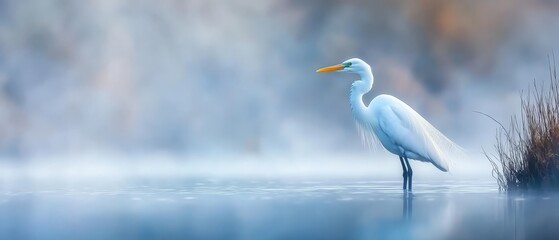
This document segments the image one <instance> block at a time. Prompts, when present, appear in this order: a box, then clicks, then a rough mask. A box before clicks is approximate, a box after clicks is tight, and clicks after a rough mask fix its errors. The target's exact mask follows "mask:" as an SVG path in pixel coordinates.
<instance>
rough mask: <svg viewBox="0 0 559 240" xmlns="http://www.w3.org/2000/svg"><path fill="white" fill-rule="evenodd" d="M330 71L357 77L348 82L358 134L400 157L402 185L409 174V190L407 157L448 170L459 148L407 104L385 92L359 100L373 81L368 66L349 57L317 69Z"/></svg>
mask: <svg viewBox="0 0 559 240" xmlns="http://www.w3.org/2000/svg"><path fill="white" fill-rule="evenodd" d="M331 71H338V72H351V73H356V74H359V76H360V77H361V79H359V80H357V81H355V82H354V83H353V84H352V85H351V91H350V106H351V111H352V113H353V115H354V117H355V119H356V120H357V122H358V125H359V129H360V132H361V135H362V138H363V139H365V141H367V143H370V142H371V141H372V140H373V139H374V138H375V137H376V138H377V139H378V140H379V141H380V143H381V144H382V146H383V147H384V148H385V149H386V150H388V151H389V152H391V153H393V154H396V155H398V156H400V157H401V158H400V161H401V163H402V168H403V171H404V189H406V181H407V179H408V177H409V179H410V182H409V189H410V190H411V175H412V169H411V167H410V165H409V163H408V158H409V159H414V160H419V161H423V162H430V163H432V164H433V165H434V166H435V167H437V168H438V169H440V170H441V171H445V172H447V171H449V170H450V160H451V159H452V157H453V156H455V155H457V153H460V152H462V150H461V148H460V147H459V146H458V145H456V144H455V143H453V142H452V141H451V140H449V139H448V138H447V137H446V136H444V135H443V134H442V133H441V132H439V131H438V130H437V129H436V128H435V127H433V126H432V125H431V124H430V123H429V122H427V120H425V119H424V118H423V117H422V116H421V115H419V113H417V112H416V111H414V110H413V109H412V108H411V107H410V106H408V105H407V104H405V103H404V102H402V101H400V100H399V99H397V98H395V97H393V96H390V95H385V94H383V95H379V96H377V97H375V98H374V99H373V100H372V101H371V103H370V104H369V105H365V104H364V103H363V95H364V94H366V93H367V92H369V91H370V90H371V89H372V86H373V82H374V78H373V74H372V72H371V67H370V66H369V65H368V64H367V63H365V62H364V61H363V60H361V59H358V58H352V59H349V60H347V61H345V62H343V63H341V64H337V65H333V66H330V67H325V68H321V69H319V70H317V72H331ZM404 159H405V164H404V161H403V160H404Z"/></svg>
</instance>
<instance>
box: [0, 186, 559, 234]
mask: <svg viewBox="0 0 559 240" xmlns="http://www.w3.org/2000/svg"><path fill="white" fill-rule="evenodd" d="M414 184H415V185H414V188H415V189H414V192H413V193H412V194H404V193H403V192H402V190H401V189H400V187H401V182H400V181H375V180H330V181H323V180H313V181H307V180H291V181H288V180H270V179H258V180H218V179H181V180H178V179H136V180H130V181H126V182H124V183H123V182H119V183H118V184H111V183H104V184H99V183H95V184H87V183H68V182H66V183H64V184H61V183H51V184H47V183H44V184H37V183H33V184H30V183H20V184H18V185H16V186H13V185H12V186H3V187H2V189H1V192H0V238H1V239H559V224H558V223H559V206H558V205H557V203H558V200H559V197H558V196H556V195H537V196H536V195H530V196H520V195H516V196H512V195H511V196H507V195H506V194H500V193H498V191H497V189H496V185H495V183H494V182H460V181H450V182H421V181H416V182H414ZM61 186H62V187H61Z"/></svg>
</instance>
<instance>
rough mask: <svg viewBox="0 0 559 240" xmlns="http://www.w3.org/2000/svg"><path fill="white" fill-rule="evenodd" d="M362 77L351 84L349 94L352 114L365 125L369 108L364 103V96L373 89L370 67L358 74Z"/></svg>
mask: <svg viewBox="0 0 559 240" xmlns="http://www.w3.org/2000/svg"><path fill="white" fill-rule="evenodd" d="M357 73H358V74H359V76H360V77H361V79H360V80H357V81H355V82H353V84H351V90H350V93H349V104H350V106H351V112H352V113H353V116H354V117H355V119H357V121H359V122H361V123H365V122H366V121H365V119H366V115H367V112H368V111H367V109H368V108H369V106H367V105H365V103H363V95H365V94H366V93H368V92H369V91H371V89H372V88H373V82H374V78H373V73H372V72H371V69H370V68H369V67H367V68H365V69H363V70H361V71H359V72H357Z"/></svg>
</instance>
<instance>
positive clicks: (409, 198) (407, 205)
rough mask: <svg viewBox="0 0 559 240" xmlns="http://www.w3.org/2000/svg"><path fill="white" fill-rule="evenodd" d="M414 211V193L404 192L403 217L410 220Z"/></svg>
mask: <svg viewBox="0 0 559 240" xmlns="http://www.w3.org/2000/svg"><path fill="white" fill-rule="evenodd" d="M412 212H413V193H411V192H404V193H403V195H402V219H404V221H406V222H407V221H410V220H411V216H412Z"/></svg>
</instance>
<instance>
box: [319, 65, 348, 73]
mask: <svg viewBox="0 0 559 240" xmlns="http://www.w3.org/2000/svg"><path fill="white" fill-rule="evenodd" d="M342 69H344V65H343V64H336V65H332V66H328V67H323V68H321V69H318V70H316V72H333V71H339V70H342Z"/></svg>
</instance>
